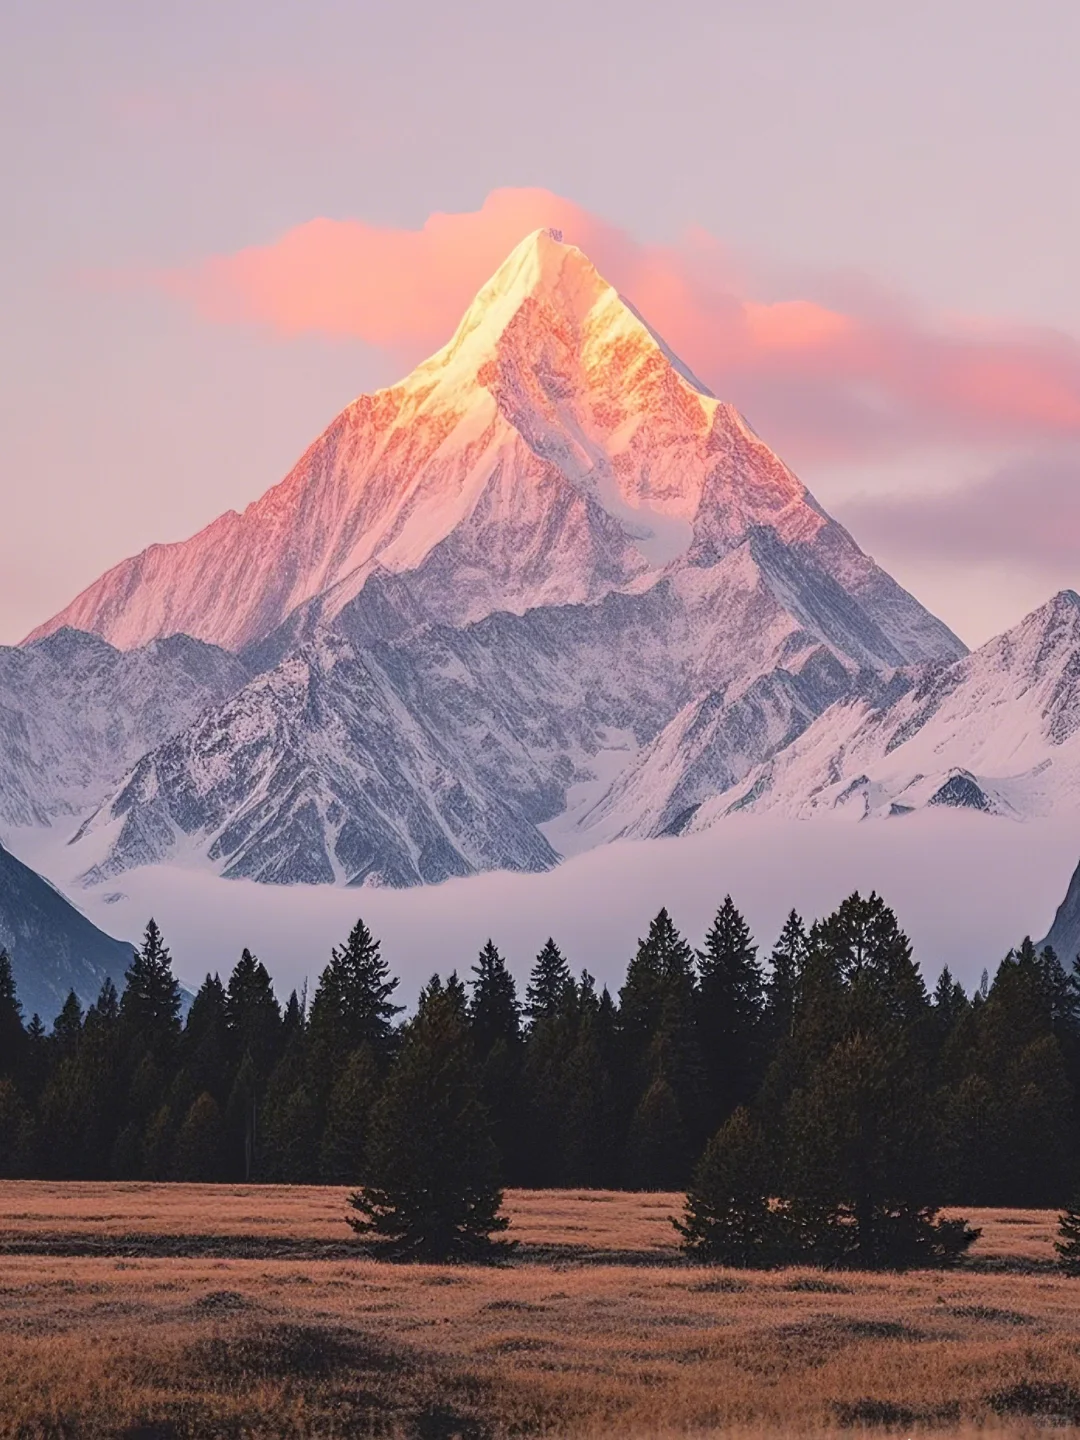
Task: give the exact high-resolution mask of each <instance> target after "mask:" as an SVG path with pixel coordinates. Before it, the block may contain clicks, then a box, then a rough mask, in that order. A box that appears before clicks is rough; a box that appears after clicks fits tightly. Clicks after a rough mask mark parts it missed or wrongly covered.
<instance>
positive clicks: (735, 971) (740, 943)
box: [696, 895, 765, 1130]
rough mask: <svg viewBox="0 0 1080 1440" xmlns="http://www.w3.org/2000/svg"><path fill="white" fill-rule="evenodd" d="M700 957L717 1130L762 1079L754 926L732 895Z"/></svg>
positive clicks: (700, 1015) (704, 1046)
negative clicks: (744, 915)
mask: <svg viewBox="0 0 1080 1440" xmlns="http://www.w3.org/2000/svg"><path fill="white" fill-rule="evenodd" d="M697 959H698V989H697V1002H696V1012H697V1030H698V1036H699V1041H700V1045H701V1054H702V1059H703V1060H704V1063H705V1072H706V1076H707V1080H708V1087H709V1098H708V1117H707V1118H708V1125H709V1129H710V1130H715V1129H716V1128H717V1126H719V1125H720V1124H721V1123H722V1122H723V1121H724V1120H725V1119H726V1118H727V1116H728V1115H730V1114H731V1113H732V1111H733V1110H734V1109H735V1108H736V1107H737V1106H739V1105H743V1104H745V1103H747V1102H748V1101H749V1100H751V1099H752V1098H753V1095H754V1093H755V1091H756V1090H757V1087H758V1084H759V1082H760V1079H761V1060H762V1040H763V1034H762V1021H763V1016H764V994H765V987H764V980H763V976H762V973H761V966H760V965H759V964H758V959H757V946H756V945H755V944H754V943H753V939H752V937H751V934H750V927H749V926H748V925H747V923H746V921H745V920H744V919H743V917H742V915H740V913H739V911H738V910H737V909H736V908H735V905H734V903H733V902H732V899H731V896H730V895H727V896H725V898H724V903H723V905H721V907H720V909H719V910H718V911H717V913H716V918H715V919H714V920H713V923H712V925H711V926H710V928H709V931H708V934H707V935H706V936H705V945H704V948H703V949H702V950H701V951H700V952H699V953H698V957H697Z"/></svg>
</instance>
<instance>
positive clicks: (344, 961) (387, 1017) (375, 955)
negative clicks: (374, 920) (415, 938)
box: [308, 920, 402, 1084]
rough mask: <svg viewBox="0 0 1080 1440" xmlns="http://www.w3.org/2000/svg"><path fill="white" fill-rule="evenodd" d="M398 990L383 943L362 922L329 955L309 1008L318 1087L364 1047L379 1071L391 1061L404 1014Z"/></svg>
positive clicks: (311, 1043)
mask: <svg viewBox="0 0 1080 1440" xmlns="http://www.w3.org/2000/svg"><path fill="white" fill-rule="evenodd" d="M397 985H398V982H397V979H396V978H395V977H394V976H392V975H391V974H390V967H389V965H388V964H387V963H386V961H385V960H384V959H383V958H382V955H381V954H380V953H379V941H378V940H376V939H375V938H374V936H373V935H372V934H371V931H370V930H369V929H368V928H367V926H366V925H365V924H364V922H363V921H362V920H358V921H357V922H356V924H355V925H354V926H353V928H352V930H351V931H350V932H349V938H348V939H347V940H346V942H345V944H344V945H342V946H340V947H335V948H334V949H333V950H332V951H331V954H330V963H329V965H327V967H326V969H325V970H324V971H323V973H322V975H321V976H320V977H319V983H318V986H317V987H316V990H315V998H314V1000H313V1001H312V1002H311V1015H310V1018H309V1021H308V1031H309V1042H310V1045H311V1053H312V1057H313V1061H314V1073H315V1076H316V1081H317V1083H320V1084H321V1083H322V1082H324V1081H325V1080H326V1079H327V1078H328V1077H329V1076H332V1075H334V1074H336V1073H337V1071H338V1070H339V1069H340V1067H341V1065H342V1064H344V1062H345V1058H346V1056H348V1055H350V1054H351V1053H352V1052H353V1051H354V1050H358V1049H359V1048H360V1047H361V1046H362V1045H367V1046H370V1048H371V1052H372V1054H373V1055H374V1056H375V1057H376V1059H377V1060H378V1061H379V1064H380V1065H383V1064H385V1063H386V1062H387V1061H388V1060H389V1058H390V1052H391V1049H392V1036H393V1028H392V1022H393V1018H394V1016H395V1015H396V1014H398V1012H399V1011H400V1010H401V1008H402V1007H401V1006H400V1005H394V1004H393V1003H392V1002H391V999H390V997H391V995H393V993H394V991H395V990H396V989H397Z"/></svg>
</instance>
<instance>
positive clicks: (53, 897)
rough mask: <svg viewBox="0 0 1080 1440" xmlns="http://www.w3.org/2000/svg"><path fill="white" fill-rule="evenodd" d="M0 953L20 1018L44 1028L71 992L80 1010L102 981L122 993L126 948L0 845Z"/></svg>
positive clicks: (128, 952)
mask: <svg viewBox="0 0 1080 1440" xmlns="http://www.w3.org/2000/svg"><path fill="white" fill-rule="evenodd" d="M0 950H6V951H7V953H8V955H9V956H10V957H11V962H12V970H13V972H14V975H15V985H16V989H17V992H18V996H19V1000H20V1002H21V1003H22V1007H23V1013H24V1015H25V1016H26V1017H27V1018H29V1017H30V1016H31V1015H32V1014H34V1013H37V1014H39V1015H40V1016H41V1017H42V1019H43V1020H44V1021H45V1023H46V1025H48V1024H50V1023H51V1022H52V1021H53V1019H55V1017H56V1016H57V1015H58V1014H59V1013H60V1009H61V1007H62V1005H63V1003H64V1001H65V1000H66V999H67V996H68V993H69V991H71V990H74V991H75V993H76V995H78V997H79V999H80V1000H81V1001H82V1003H83V1005H84V1006H86V1005H89V1004H91V1003H92V1002H93V1001H94V1000H96V999H97V996H98V992H99V991H100V989H101V986H102V982H103V981H104V980H105V979H106V978H107V977H108V978H111V979H112V981H113V982H114V984H115V985H116V988H117V990H122V989H123V977H124V972H125V971H126V970H127V968H128V966H129V965H130V964H131V955H132V947H131V946H130V945H125V944H124V943H123V941H121V940H114V939H112V937H111V936H109V935H106V934H105V932H104V931H103V930H99V929H98V928H97V926H96V925H92V924H91V923H90V921H89V920H88V919H87V918H86V916H85V915H82V914H81V913H80V912H79V911H78V910H76V909H75V907H74V906H73V905H71V904H70V903H69V902H68V901H67V900H65V899H64V897H63V896H62V895H61V894H60V892H59V891H58V890H54V889H53V887H52V886H51V885H50V884H49V882H48V881H47V880H43V879H42V877H41V876H40V875H38V874H37V873H36V872H35V871H33V870H31V869H30V868H29V867H28V866H26V865H24V864H23V863H22V862H21V861H20V860H16V858H15V856H14V855H12V854H10V852H9V851H7V850H5V849H4V848H3V847H2V846H0Z"/></svg>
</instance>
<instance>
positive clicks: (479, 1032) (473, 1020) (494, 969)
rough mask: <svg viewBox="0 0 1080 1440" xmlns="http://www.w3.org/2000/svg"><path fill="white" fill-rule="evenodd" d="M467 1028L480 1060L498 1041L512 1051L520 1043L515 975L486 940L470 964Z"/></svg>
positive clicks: (492, 944)
mask: <svg viewBox="0 0 1080 1440" xmlns="http://www.w3.org/2000/svg"><path fill="white" fill-rule="evenodd" d="M473 975H474V976H475V977H476V978H475V979H474V980H473V982H472V997H471V999H470V1001H469V1028H470V1031H471V1034H472V1037H473V1045H474V1046H475V1047H476V1053H477V1056H478V1057H479V1058H480V1059H481V1060H483V1059H485V1058H486V1057H487V1055H488V1054H490V1052H491V1050H492V1049H493V1047H494V1046H496V1045H498V1044H499V1043H500V1042H501V1043H502V1044H503V1045H504V1046H505V1047H506V1048H507V1049H508V1050H515V1049H516V1048H517V1047H518V1045H519V1044H520V1043H521V1014H520V1011H519V1009H518V1002H517V990H516V987H515V985H514V977H513V976H512V975H511V974H510V971H509V970H508V969H507V968H506V961H505V960H504V959H503V957H502V956H501V955H500V954H499V952H498V950H497V949H496V948H495V945H494V943H493V942H492V941H491V940H489V941H488V942H487V944H486V945H485V946H484V948H483V949H482V950H481V951H480V956H479V959H478V960H477V962H476V964H475V965H474V966H473Z"/></svg>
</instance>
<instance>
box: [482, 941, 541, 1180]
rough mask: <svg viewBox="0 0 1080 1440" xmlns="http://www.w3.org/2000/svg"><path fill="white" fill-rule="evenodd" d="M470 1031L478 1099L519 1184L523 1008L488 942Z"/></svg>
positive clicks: (523, 1138) (506, 1170)
mask: <svg viewBox="0 0 1080 1440" xmlns="http://www.w3.org/2000/svg"><path fill="white" fill-rule="evenodd" d="M473 976H474V979H473V982H472V995H471V996H470V999H469V1033H470V1035H471V1036H472V1042H473V1048H474V1050H475V1052H476V1057H477V1060H478V1061H479V1066H480V1069H479V1078H480V1097H481V1100H482V1101H483V1104H484V1106H485V1108H486V1110H487V1112H488V1115H489V1116H490V1117H491V1127H492V1136H493V1138H494V1140H495V1146H496V1149H497V1150H498V1152H499V1162H500V1169H501V1173H502V1175H503V1176H504V1177H505V1178H506V1179H507V1180H509V1181H511V1182H512V1183H520V1182H521V1181H522V1179H523V1178H524V1171H525V1154H524V1152H525V1148H526V1146H527V1144H528V1136H527V1133H526V1126H525V1107H524V1096H523V1093H522V1066H523V1061H524V1053H523V1044H522V1033H521V1011H520V1007H519V1006H518V1002H517V991H516V987H515V985H514V979H513V976H512V975H511V974H510V972H509V970H508V969H507V967H506V962H505V961H504V960H503V958H502V956H501V955H500V954H499V952H498V950H497V949H496V948H495V945H494V944H493V943H492V942H491V941H490V940H489V941H488V942H487V944H486V945H485V946H484V948H483V949H482V950H481V952H480V956H479V958H478V960H477V963H476V964H475V965H474V966H473Z"/></svg>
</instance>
